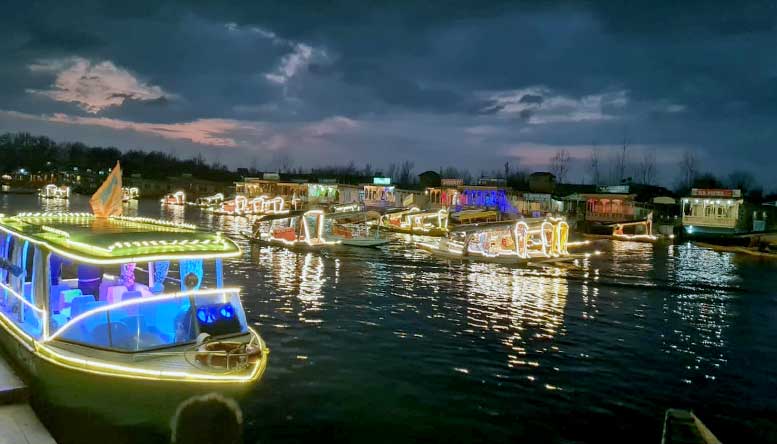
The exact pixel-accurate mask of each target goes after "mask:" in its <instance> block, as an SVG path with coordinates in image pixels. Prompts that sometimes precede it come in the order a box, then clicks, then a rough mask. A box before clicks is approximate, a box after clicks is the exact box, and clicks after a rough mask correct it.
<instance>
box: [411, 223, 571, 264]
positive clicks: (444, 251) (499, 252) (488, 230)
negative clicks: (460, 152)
mask: <svg viewBox="0 0 777 444" xmlns="http://www.w3.org/2000/svg"><path fill="white" fill-rule="evenodd" d="M568 236H569V225H567V223H566V221H564V220H563V219H554V218H538V219H523V220H519V221H505V222H493V223H482V224H472V225H461V226H458V227H454V228H452V229H451V230H450V233H449V234H448V236H447V237H445V238H442V239H439V240H438V241H437V243H426V242H419V243H417V244H416V245H417V246H418V247H419V248H420V249H422V250H424V251H427V252H429V253H432V254H433V255H435V256H439V257H442V258H446V259H458V260H476V261H485V262H499V263H508V264H524V263H529V262H559V261H567V260H572V259H575V258H576V257H577V256H574V255H571V254H570V253H569V252H568V251H567V239H568Z"/></svg>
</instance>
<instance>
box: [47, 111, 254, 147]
mask: <svg viewBox="0 0 777 444" xmlns="http://www.w3.org/2000/svg"><path fill="white" fill-rule="evenodd" d="M44 120H48V121H50V122H55V123H65V124H70V125H91V126H102V127H106V128H112V129H116V130H129V131H137V132H139V133H145V134H154V135H157V136H161V137H164V138H165V139H173V140H188V141H191V142H194V143H198V144H201V145H210V146H222V147H235V146H238V143H237V142H236V141H235V139H234V138H232V137H227V136H226V134H227V133H229V132H231V131H238V130H241V129H250V130H256V128H251V127H247V125H246V124H245V123H243V122H240V121H237V120H230V119H198V120H195V121H192V122H182V123H142V122H129V121H126V120H118V119H109V118H105V117H79V116H70V115H67V114H61V113H58V114H54V115H53V116H49V117H44Z"/></svg>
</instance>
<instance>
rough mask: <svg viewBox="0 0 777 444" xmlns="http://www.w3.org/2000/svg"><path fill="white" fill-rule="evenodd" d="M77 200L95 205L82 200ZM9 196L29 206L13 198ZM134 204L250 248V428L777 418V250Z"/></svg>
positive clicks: (416, 430)
mask: <svg viewBox="0 0 777 444" xmlns="http://www.w3.org/2000/svg"><path fill="white" fill-rule="evenodd" d="M19 202H21V201H19ZM34 203H35V205H39V204H38V202H37V201H36V202H34ZM25 205H26V204H25ZM70 205H71V210H72V211H82V209H83V208H84V203H83V201H81V200H79V198H78V197H77V198H76V199H75V200H74V201H73V202H71V204H70ZM0 207H2V210H3V211H4V212H8V208H9V207H15V208H20V207H23V208H24V209H27V207H26V206H24V205H19V204H18V203H17V204H14V202H13V199H11V201H9V200H8V198H7V196H4V197H2V198H0ZM138 214H140V215H147V216H151V217H159V216H162V217H164V218H167V219H170V220H175V221H183V220H186V221H187V222H190V223H195V224H198V225H201V226H202V227H204V228H207V229H212V230H218V231H222V232H223V233H224V234H225V235H228V236H231V237H233V238H234V239H235V240H236V242H238V244H239V245H240V246H241V247H242V248H243V250H244V256H243V257H242V258H239V259H235V260H230V261H227V262H226V266H225V270H226V273H227V278H226V279H229V282H231V283H233V284H235V285H239V286H241V287H243V298H244V305H245V307H246V311H247V315H248V317H249V320H250V322H251V323H252V324H254V325H256V326H257V328H258V331H259V332H260V333H261V334H262V336H263V337H264V338H265V340H266V341H267V342H268V344H269V346H270V348H271V350H272V354H271V356H270V364H269V367H268V370H267V373H266V376H265V378H264V380H263V381H262V382H261V383H260V384H259V385H258V386H257V387H256V389H255V392H254V394H253V396H252V397H250V398H249V399H248V400H247V401H246V402H245V404H244V405H245V414H246V418H247V419H246V424H247V442H255V441H259V440H261V441H266V442H295V441H303V440H311V439H317V438H319V437H320V433H321V432H322V431H325V432H326V431H330V430H338V431H341V432H342V433H345V434H346V435H341V436H348V437H349V438H350V439H351V440H359V441H372V440H375V439H376V437H375V434H374V430H384V431H385V432H384V433H383V434H382V435H381V437H380V439H379V440H391V441H393V442H407V441H424V440H425V441H434V442H439V441H462V440H463V441H490V442H514V441H532V442H538V441H541V442H593V441H597V440H599V439H600V438H601V436H602V434H601V431H602V430H607V432H606V433H607V436H608V437H618V438H620V439H621V440H623V441H624V442H626V441H628V442H651V443H652V442H655V441H656V437H657V436H658V435H659V433H660V421H661V417H662V414H663V411H664V409H666V408H668V407H681V408H688V407H690V408H694V410H696V411H697V413H701V414H702V417H703V419H704V421H705V423H707V425H708V426H711V427H712V428H713V430H714V431H715V433H716V434H717V435H718V437H719V438H721V439H722V440H723V441H728V442H743V441H748V440H749V441H765V440H764V439H758V438H762V436H761V435H758V433H761V432H758V431H757V430H767V432H764V433H768V431H769V430H771V431H774V430H775V429H774V426H773V425H769V424H771V423H770V422H769V421H768V419H765V420H764V421H765V424H764V423H759V426H758V427H751V426H750V425H749V423H748V421H751V420H754V419H753V418H755V420H757V419H758V418H773V417H774V414H775V412H777V401H775V400H774V398H773V397H772V396H770V393H769V390H768V389H764V388H765V387H773V384H774V372H773V369H772V364H773V362H776V361H777V337H776V336H777V335H775V333H774V332H773V328H772V327H771V325H770V322H771V321H772V320H773V319H774V318H775V317H777V295H775V293H774V291H773V290H772V289H773V288H775V286H776V285H777V277H775V276H777V273H775V271H777V266H775V264H773V263H764V262H753V261H750V262H748V261H742V260H739V259H737V258H736V257H734V256H733V255H731V254H719V253H714V252H711V251H709V250H704V249H700V248H696V247H693V246H690V245H674V246H673V245H665V244H655V245H652V244H642V243H628V242H598V243H596V244H595V246H593V247H592V248H594V249H600V250H602V251H603V255H602V256H600V257H595V258H591V259H585V260H581V261H580V263H579V266H577V267H572V268H553V267H551V268H513V267H507V266H502V265H497V264H485V263H477V262H449V261H442V260H437V259H434V258H431V257H429V256H428V255H427V254H426V253H424V252H421V251H419V250H416V249H413V248H412V247H410V246H409V244H408V243H407V242H406V241H407V240H411V239H412V237H411V236H400V241H398V242H395V243H392V244H390V245H388V246H386V247H383V248H381V249H374V250H373V249H357V248H343V249H341V250H338V251H337V252H294V251H289V250H285V249H282V248H276V247H260V246H255V245H250V244H249V243H248V242H247V240H246V239H245V238H244V237H243V236H242V234H241V233H243V232H245V231H247V230H248V229H250V227H251V221H250V220H249V219H246V218H240V217H231V216H217V215H212V214H209V213H206V212H203V211H200V210H199V209H197V208H191V207H189V208H183V207H168V208H160V206H159V203H158V202H152V201H141V202H140V204H139V206H138ZM735 357H738V359H735ZM755 405H757V406H760V407H759V409H756V408H755V407H753V406H755ZM769 427H772V428H771V429H770V428H769ZM772 436H777V431H775V432H774V434H773V435H772ZM727 438H728V439H727ZM748 438H750V439H748ZM767 440H768V439H767Z"/></svg>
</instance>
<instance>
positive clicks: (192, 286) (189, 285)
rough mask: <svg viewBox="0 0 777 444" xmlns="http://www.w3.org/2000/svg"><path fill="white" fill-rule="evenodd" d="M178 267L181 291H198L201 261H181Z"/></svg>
mask: <svg viewBox="0 0 777 444" xmlns="http://www.w3.org/2000/svg"><path fill="white" fill-rule="evenodd" d="M178 267H179V268H180V271H181V290H182V291H188V290H199V289H200V285H201V284H202V274H203V271H202V259H191V260H182V261H181V262H180V263H179V265H178Z"/></svg>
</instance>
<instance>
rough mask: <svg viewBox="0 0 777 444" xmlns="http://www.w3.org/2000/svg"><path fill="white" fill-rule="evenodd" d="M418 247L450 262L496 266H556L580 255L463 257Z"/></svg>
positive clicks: (426, 245) (429, 247) (431, 246)
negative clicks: (487, 263) (470, 262)
mask: <svg viewBox="0 0 777 444" xmlns="http://www.w3.org/2000/svg"><path fill="white" fill-rule="evenodd" d="M417 247H418V248H420V249H421V250H423V251H426V252H428V253H431V254H432V255H434V256H436V257H439V258H442V259H449V260H457V261H475V262H490V263H496V264H508V265H529V264H554V263H563V262H571V261H574V260H575V259H577V258H578V256H579V255H569V256H560V257H531V258H522V257H518V256H482V255H476V254H470V255H467V256H463V255H461V254H458V253H454V252H452V251H449V250H443V249H440V248H437V247H435V246H433V245H429V244H423V243H421V244H417Z"/></svg>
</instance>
